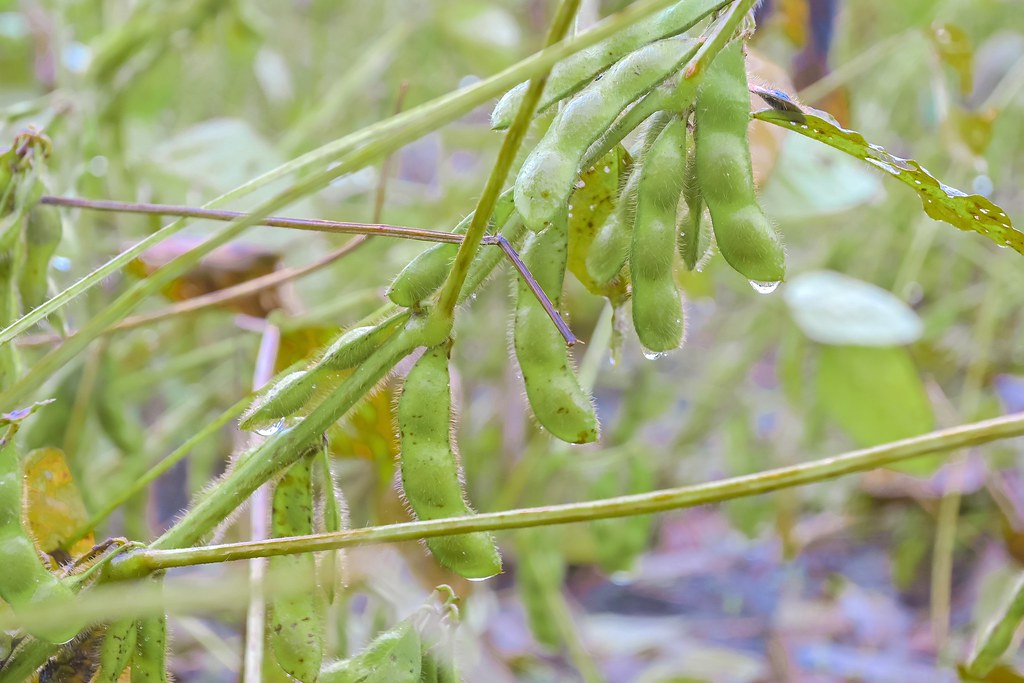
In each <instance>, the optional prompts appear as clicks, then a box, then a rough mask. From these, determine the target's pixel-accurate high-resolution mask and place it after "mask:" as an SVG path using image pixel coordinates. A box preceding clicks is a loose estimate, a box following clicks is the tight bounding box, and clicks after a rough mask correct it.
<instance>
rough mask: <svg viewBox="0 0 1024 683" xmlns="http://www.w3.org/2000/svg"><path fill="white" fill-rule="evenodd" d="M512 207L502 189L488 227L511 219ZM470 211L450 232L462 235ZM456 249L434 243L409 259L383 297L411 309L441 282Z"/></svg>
mask: <svg viewBox="0 0 1024 683" xmlns="http://www.w3.org/2000/svg"><path fill="white" fill-rule="evenodd" d="M513 209H514V207H513V204H512V191H511V190H506V191H505V192H502V193H501V195H500V196H499V197H498V201H497V203H496V204H495V205H494V213H493V215H492V216H491V226H492V228H493V227H494V226H498V227H502V226H504V225H505V224H506V222H507V221H508V220H509V219H510V218H511V216H512V211H513ZM472 222H473V214H472V213H471V214H469V215H468V216H466V217H465V218H463V219H462V220H461V221H459V224H458V225H456V226H455V229H454V230H452V233H453V234H455V235H465V234H466V230H468V229H469V224H470V223H472ZM458 252H459V245H458V244H435V245H434V246H432V247H430V248H429V249H427V250H426V251H424V252H423V253H421V254H419V255H418V256H417V257H416V258H414V259H413V260H412V261H410V262H409V264H408V265H407V266H406V267H405V268H403V269H402V270H401V271H400V272H399V273H398V275H397V276H395V279H394V281H393V282H392V283H391V286H390V287H388V291H387V296H388V298H389V299H391V301H393V302H394V303H396V304H398V305H399V306H404V307H406V308H412V307H413V306H417V305H418V304H419V303H420V302H422V301H423V300H424V299H426V298H427V297H429V296H430V295H431V294H433V293H434V292H436V291H437V290H438V289H440V288H441V285H443V284H444V281H445V279H446V278H447V277H448V273H449V272H450V271H451V269H452V264H453V263H454V262H455V255H456V254H458Z"/></svg>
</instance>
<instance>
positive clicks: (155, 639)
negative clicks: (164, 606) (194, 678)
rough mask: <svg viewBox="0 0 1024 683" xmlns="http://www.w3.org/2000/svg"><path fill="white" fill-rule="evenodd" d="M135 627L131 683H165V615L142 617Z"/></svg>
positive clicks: (166, 678)
mask: <svg viewBox="0 0 1024 683" xmlns="http://www.w3.org/2000/svg"><path fill="white" fill-rule="evenodd" d="M135 629H136V630H135V654H134V656H133V657H132V683H153V682H154V681H155V682H156V683H167V681H168V677H167V661H166V660H167V616H166V615H163V614H159V615H156V616H149V617H142V618H141V619H139V620H138V621H137V622H136V627H135Z"/></svg>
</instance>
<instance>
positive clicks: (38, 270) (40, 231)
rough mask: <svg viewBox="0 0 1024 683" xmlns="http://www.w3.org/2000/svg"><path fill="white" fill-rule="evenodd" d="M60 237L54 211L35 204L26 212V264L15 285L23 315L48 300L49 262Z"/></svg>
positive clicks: (61, 234)
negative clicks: (16, 285) (23, 311)
mask: <svg viewBox="0 0 1024 683" xmlns="http://www.w3.org/2000/svg"><path fill="white" fill-rule="evenodd" d="M62 236H63V225H62V223H61V218H60V210H58V209H57V207H55V206H47V205H44V204H37V205H35V206H33V207H32V208H31V209H29V212H28V219H27V221H26V224H25V243H26V249H25V263H24V266H23V267H22V269H21V274H20V277H19V283H18V284H19V290H20V292H21V303H22V305H23V306H24V307H25V310H26V311H30V310H32V309H33V308H35V307H36V306H38V305H39V304H41V303H43V302H44V301H46V299H47V293H48V290H49V280H48V276H47V274H48V272H49V269H50V259H51V258H53V254H54V252H56V251H57V247H58V246H59V245H60V240H61V237H62Z"/></svg>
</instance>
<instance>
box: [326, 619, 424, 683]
mask: <svg viewBox="0 0 1024 683" xmlns="http://www.w3.org/2000/svg"><path fill="white" fill-rule="evenodd" d="M421 656H422V655H421V652H420V634H419V631H417V630H416V628H415V627H414V626H413V624H412V622H411V621H410V620H409V619H406V620H404V621H402V622H401V623H399V624H398V625H397V626H395V627H394V628H392V629H390V630H388V631H385V632H384V633H382V634H380V635H379V636H377V637H376V638H374V639H373V641H372V642H371V643H370V644H369V645H367V646H366V648H365V649H364V650H363V651H362V652H360V653H359V654H357V655H354V656H352V657H349V658H348V659H345V660H342V661H340V662H334V663H333V664H329V665H327V666H325V667H324V668H323V670H322V671H321V672H320V678H319V681H320V683H371V681H372V682H375V683H416V681H418V680H419V678H420V673H421V664H420V659H421Z"/></svg>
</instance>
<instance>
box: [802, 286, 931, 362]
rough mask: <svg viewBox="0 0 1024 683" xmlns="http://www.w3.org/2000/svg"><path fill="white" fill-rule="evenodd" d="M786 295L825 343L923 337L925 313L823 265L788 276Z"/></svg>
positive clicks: (890, 342)
mask: <svg viewBox="0 0 1024 683" xmlns="http://www.w3.org/2000/svg"><path fill="white" fill-rule="evenodd" d="M782 297H783V299H784V300H785V302H786V305H787V306H789V311H790V313H792V314H793V319H794V320H795V321H796V324H797V325H798V326H799V327H800V329H801V330H803V332H804V334H806V335H807V336H808V337H810V338H811V339H813V340H814V341H816V342H819V343H821V344H833V345H839V346H842V345H851V346H899V345H902V344H911V343H913V342H915V341H917V340H918V339H920V338H921V331H922V329H923V328H924V325H923V323H922V322H921V319H920V318H919V317H918V316H917V314H916V313H915V312H914V311H913V310H911V308H910V307H909V306H907V305H906V304H905V303H903V301H901V300H900V299H898V298H897V297H895V296H893V295H892V294H890V293H889V292H887V291H886V290H884V289H882V288H881V287H877V286H875V285H873V284H871V283H869V282H864V281H863V280H858V279H856V278H852V277H849V276H848V275H843V274H842V273H836V272H834V271H831V270H819V271H813V272H809V273H801V274H800V275H798V276H797V277H795V278H793V280H792V281H791V282H788V283H787V284H786V285H785V286H784V287H783V290H782Z"/></svg>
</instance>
